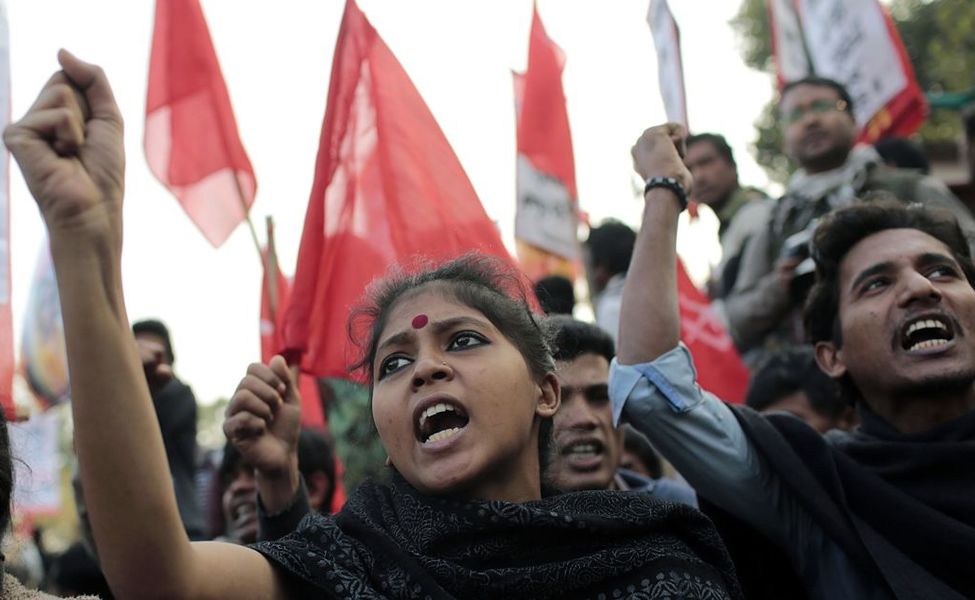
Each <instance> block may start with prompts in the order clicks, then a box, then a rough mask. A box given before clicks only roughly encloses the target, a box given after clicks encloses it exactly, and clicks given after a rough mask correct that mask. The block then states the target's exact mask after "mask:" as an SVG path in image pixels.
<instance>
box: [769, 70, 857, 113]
mask: <svg viewBox="0 0 975 600" xmlns="http://www.w3.org/2000/svg"><path fill="white" fill-rule="evenodd" d="M800 85H812V86H815V87H825V88H829V89H831V90H833V91H835V92H836V95H837V96H839V97H840V100H842V101H843V102H845V103H846V107H845V109H844V110H845V112H847V113H849V115H850V116H851V117H852V116H853V98H852V97H851V96H850V92H848V91H846V87H845V86H844V85H843V84H842V83H840V82H839V81H836V80H835V79H830V78H828V77H819V76H817V75H809V76H806V77H803V78H802V79H795V80H793V81H790V82H788V83H787V84H785V85H784V86H783V87H782V92H781V93H780V94H779V104H780V105H781V102H782V100H781V99H782V98H785V95H786V94H787V93H788V92H789V90H791V89H792V88H795V87H798V86H800Z"/></svg>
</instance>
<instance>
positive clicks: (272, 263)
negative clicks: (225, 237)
mask: <svg viewBox="0 0 975 600" xmlns="http://www.w3.org/2000/svg"><path fill="white" fill-rule="evenodd" d="M290 293H291V290H290V283H289V282H288V278H287V277H285V276H284V273H282V272H281V269H280V267H279V266H278V255H277V251H276V250H275V247H274V225H273V224H272V222H271V219H270V217H268V223H267V247H266V248H265V249H264V277H263V279H262V286H261V361H262V362H264V363H265V364H266V363H267V362H268V361H270V360H271V357H272V356H274V355H275V354H280V353H281V352H282V351H283V350H284V341H283V339H282V337H281V327H280V326H279V324H280V323H281V322H282V321H283V319H284V314H285V312H286V311H287V309H288V298H289V296H290ZM298 394H299V395H300V396H301V424H302V425H303V426H305V427H313V428H324V427H325V425H326V421H325V411H324V407H323V406H322V399H321V395H320V394H319V392H318V382H317V381H316V379H315V377H314V376H312V375H307V374H304V373H302V374H301V375H299V376H298Z"/></svg>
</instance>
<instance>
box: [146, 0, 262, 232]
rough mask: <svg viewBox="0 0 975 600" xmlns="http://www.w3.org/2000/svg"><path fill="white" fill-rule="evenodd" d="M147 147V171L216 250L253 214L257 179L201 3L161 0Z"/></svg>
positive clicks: (151, 73) (151, 63)
mask: <svg viewBox="0 0 975 600" xmlns="http://www.w3.org/2000/svg"><path fill="white" fill-rule="evenodd" d="M144 146H145V151H146V159H147V160H148V162H149V168H150V169H151V170H152V172H153V174H154V175H155V176H156V178H157V179H159V181H160V182H161V183H162V184H163V185H164V186H166V187H167V188H168V189H169V191H170V192H172V193H173V195H175V196H176V198H177V200H179V203H180V204H181V205H182V206H183V210H185V211H186V214H187V215H189V217H190V219H191V220H192V221H193V223H195V224H196V226H197V227H198V228H199V229H200V231H201V232H202V233H203V235H204V236H205V237H206V238H207V240H208V241H209V242H210V243H211V244H213V246H214V247H217V246H220V245H221V244H223V243H224V242H225V241H226V240H227V238H228V237H229V236H230V233H231V232H232V231H233V230H234V228H235V227H237V225H239V224H240V223H241V222H242V221H243V220H244V219H245V218H246V216H247V210H248V209H249V208H250V206H251V204H253V202H254V194H255V192H256V191H257V181H256V180H255V179H254V169H253V168H252V167H251V163H250V160H249V159H248V158H247V154H246V153H245V152H244V147H243V145H242V144H241V141H240V136H239V135H238V133H237V124H236V122H235V121H234V113H233V109H232V108H231V106H230V97H229V96H228V95H227V87H226V86H225V85H224V82H223V75H222V74H221V73H220V65H219V64H218V63H217V55H216V53H215V52H214V49H213V43H212V42H211V41H210V33H209V31H208V30H207V24H206V20H205V19H204V18H203V11H202V10H201V9H200V4H199V2H198V0H158V1H157V2H156V24H155V30H154V32H153V36H152V56H151V58H150V59H149V92H148V97H147V99H146V130H145V140H144Z"/></svg>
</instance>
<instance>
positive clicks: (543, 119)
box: [515, 7, 579, 280]
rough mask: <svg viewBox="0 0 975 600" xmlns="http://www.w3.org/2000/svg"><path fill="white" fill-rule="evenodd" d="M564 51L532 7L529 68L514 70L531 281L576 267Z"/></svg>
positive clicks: (520, 230) (519, 226)
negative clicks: (550, 36) (564, 83)
mask: <svg viewBox="0 0 975 600" xmlns="http://www.w3.org/2000/svg"><path fill="white" fill-rule="evenodd" d="M564 65H565V56H564V55H563V53H562V49H561V48H559V47H558V46H557V45H556V44H555V42H553V41H552V39H551V38H549V37H548V34H547V33H546V32H545V27H544V26H543V25H542V20H541V18H539V16H538V8H537V7H535V8H534V9H533V10H532V27H531V33H530V34H529V42H528V68H527V69H526V70H525V73H524V74H523V75H518V74H515V106H516V115H517V122H518V165H517V167H518V169H517V174H518V181H517V185H518V194H517V197H518V199H517V207H516V208H517V210H516V214H515V238H516V239H517V242H518V259H519V260H520V262H521V265H522V268H523V269H524V270H525V273H526V274H527V275H528V276H529V277H530V278H531V279H533V280H537V279H540V278H542V277H545V276H547V275H552V274H559V275H563V276H565V277H568V278H570V279H574V278H575V276H576V274H577V272H578V271H579V265H578V259H579V242H578V239H577V237H576V229H577V225H578V222H579V219H578V212H579V208H578V204H577V202H578V197H577V193H576V171H575V159H574V157H573V154H572V134H571V132H570V130H569V115H568V113H567V112H566V108H565V93H564V92H563V90H562V69H563V67H564Z"/></svg>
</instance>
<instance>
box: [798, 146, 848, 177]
mask: <svg viewBox="0 0 975 600" xmlns="http://www.w3.org/2000/svg"><path fill="white" fill-rule="evenodd" d="M851 151H852V148H850V149H847V150H846V151H836V152H832V153H830V154H827V155H825V156H820V157H817V158H816V159H815V160H811V161H807V162H805V163H803V164H802V165H801V166H802V169H803V170H804V171H805V172H806V173H807V174H809V175H817V174H819V173H825V172H827V171H833V170H835V169H839V168H840V167H842V166H843V165H845V164H846V161H847V160H848V159H849V158H850V152H851Z"/></svg>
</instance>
